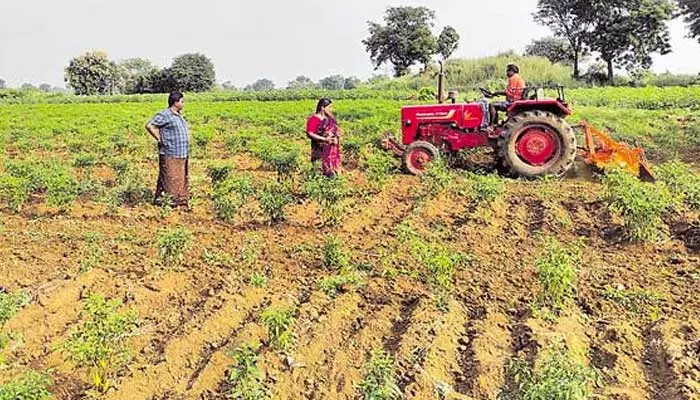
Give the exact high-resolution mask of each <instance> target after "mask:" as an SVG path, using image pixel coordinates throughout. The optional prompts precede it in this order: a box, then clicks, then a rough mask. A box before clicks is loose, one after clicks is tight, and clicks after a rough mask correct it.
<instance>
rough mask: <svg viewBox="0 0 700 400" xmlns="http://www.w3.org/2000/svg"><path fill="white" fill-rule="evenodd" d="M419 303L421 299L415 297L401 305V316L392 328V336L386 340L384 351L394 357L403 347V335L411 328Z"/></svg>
mask: <svg viewBox="0 0 700 400" xmlns="http://www.w3.org/2000/svg"><path fill="white" fill-rule="evenodd" d="M419 302H420V298H418V297H414V298H408V299H405V300H403V302H402V303H401V314H400V315H399V316H398V317H397V318H396V320H394V324H393V325H392V327H391V336H389V337H388V338H386V339H384V350H385V351H386V352H387V353H389V354H391V355H392V356H393V355H395V354H396V351H397V350H398V348H399V346H400V345H401V340H402V339H403V335H404V334H405V333H406V331H407V330H408V328H409V327H410V326H411V317H412V316H413V313H414V311H415V310H416V308H417V307H418V304H419Z"/></svg>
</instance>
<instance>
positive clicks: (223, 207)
mask: <svg viewBox="0 0 700 400" xmlns="http://www.w3.org/2000/svg"><path fill="white" fill-rule="evenodd" d="M212 181H214V178H212ZM254 193H255V190H254V189H253V183H252V178H251V176H250V175H248V174H243V175H237V176H234V177H232V178H229V179H226V180H224V181H220V182H218V183H217V184H215V186H214V195H213V200H214V202H213V205H214V214H215V215H216V217H217V218H219V219H221V220H222V221H226V222H230V221H232V220H233V219H234V218H235V217H236V216H237V215H238V212H239V211H240V209H241V208H242V207H243V206H244V205H245V204H246V203H247V202H248V198H249V197H250V196H252V195H253V194H254Z"/></svg>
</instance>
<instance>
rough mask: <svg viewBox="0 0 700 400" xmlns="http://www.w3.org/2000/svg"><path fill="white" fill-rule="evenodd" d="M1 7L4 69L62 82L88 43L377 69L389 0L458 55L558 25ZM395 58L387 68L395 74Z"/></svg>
mask: <svg viewBox="0 0 700 400" xmlns="http://www.w3.org/2000/svg"><path fill="white" fill-rule="evenodd" d="M3 3H5V4H3V5H2V8H1V11H0V78H3V79H5V80H6V81H7V82H8V84H9V85H11V86H19V85H21V84H22V83H24V82H31V83H33V84H35V85H38V84H40V83H44V82H46V83H49V84H51V85H59V86H63V85H64V83H63V69H64V68H65V66H66V65H67V64H68V61H69V60H70V58H72V57H74V56H76V55H79V54H81V53H83V52H85V51H86V50H88V49H96V50H104V51H106V52H107V53H108V54H109V56H110V58H111V59H114V60H119V59H124V58H131V57H145V58H148V59H150V60H152V61H153V62H155V63H156V64H158V65H159V66H166V65H169V63H170V60H171V59H172V57H174V56H176V55H179V54H182V53H187V52H201V53H204V54H206V55H207V56H209V57H210V58H211V59H212V61H213V62H214V65H215V67H216V77H217V81H219V82H224V81H227V80H230V81H232V82H233V83H234V84H235V85H237V86H244V85H246V84H248V83H251V82H252V81H254V80H256V79H258V78H263V77H264V78H269V79H272V80H273V81H275V83H276V84H277V85H278V86H286V84H287V82H288V81H290V80H292V79H293V78H294V77H295V76H297V75H300V74H303V75H306V76H309V77H311V78H312V79H314V80H318V79H320V78H323V77H325V76H328V75H331V74H342V75H355V76H358V77H360V78H367V77H369V76H371V75H372V74H373V73H374V71H373V67H372V65H371V63H370V61H369V57H368V55H367V53H366V52H365V49H364V46H363V45H362V43H361V41H362V39H364V38H365V37H367V34H368V32H367V21H368V20H372V21H380V20H381V18H382V16H383V13H384V10H385V9H386V7H388V6H390V5H391V6H398V5H424V6H427V7H429V8H431V9H433V10H435V12H436V14H437V18H436V27H435V29H436V31H438V30H439V29H441V28H442V27H443V26H444V25H451V26H453V27H454V28H455V29H457V31H458V32H459V34H460V35H461V42H460V47H459V49H458V50H457V52H456V54H455V56H454V57H466V58H471V57H479V56H485V55H491V54H495V53H496V52H498V51H503V50H508V49H514V50H517V51H522V50H523V48H524V47H525V46H526V45H527V44H528V43H529V42H530V41H531V40H532V39H534V38H539V37H542V36H545V35H548V34H549V31H548V29H546V28H544V27H541V26H538V25H537V24H535V23H534V22H533V21H532V17H531V13H532V12H533V11H534V9H535V5H536V3H537V1H536V0H489V1H476V0H426V1H422V2H416V1H394V2H391V3H388V2H386V1H382V0H350V1H336V0H323V1H322V0H286V1H285V0H278V1H268V0H258V1H250V0H246V1H243V0H228V1H225V0H219V1H216V0H191V1H184V0H171V1H163V0H138V1H137V0H118V1H115V0H111V1H104V0H8V1H6V2H3ZM671 31H672V34H673V43H672V44H673V48H674V52H673V53H672V54H670V55H667V56H663V57H657V58H656V64H655V66H654V69H655V70H656V71H660V72H663V71H666V70H670V71H672V72H682V73H697V72H700V44H699V43H698V42H697V41H695V40H691V39H687V38H685V35H686V34H687V30H686V27H685V25H684V24H683V23H682V22H681V21H675V22H673V23H672V25H671ZM390 71H391V69H390V68H389V67H386V68H382V69H380V70H379V72H385V73H389V72H390Z"/></svg>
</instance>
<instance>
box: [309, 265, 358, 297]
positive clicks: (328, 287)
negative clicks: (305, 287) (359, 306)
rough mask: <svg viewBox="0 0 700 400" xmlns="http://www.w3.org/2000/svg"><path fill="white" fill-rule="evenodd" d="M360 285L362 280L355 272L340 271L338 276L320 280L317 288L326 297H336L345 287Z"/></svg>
mask: <svg viewBox="0 0 700 400" xmlns="http://www.w3.org/2000/svg"><path fill="white" fill-rule="evenodd" d="M361 283H362V279H361V278H360V275H359V274H358V273H357V272H354V271H342V272H341V273H340V274H338V275H333V276H327V277H324V278H321V280H320V281H319V283H318V286H319V288H320V289H321V290H322V291H323V293H325V294H326V295H327V296H328V297H336V296H337V295H338V293H340V292H342V291H344V289H345V287H346V286H348V285H352V286H358V285H360V284H361Z"/></svg>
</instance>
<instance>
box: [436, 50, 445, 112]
mask: <svg viewBox="0 0 700 400" xmlns="http://www.w3.org/2000/svg"><path fill="white" fill-rule="evenodd" d="M438 62H439V63H440V74H439V75H438V96H437V97H438V98H437V101H438V104H442V103H444V102H445V93H444V92H445V90H444V87H443V84H444V81H445V66H444V65H443V63H442V60H440V61H438Z"/></svg>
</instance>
